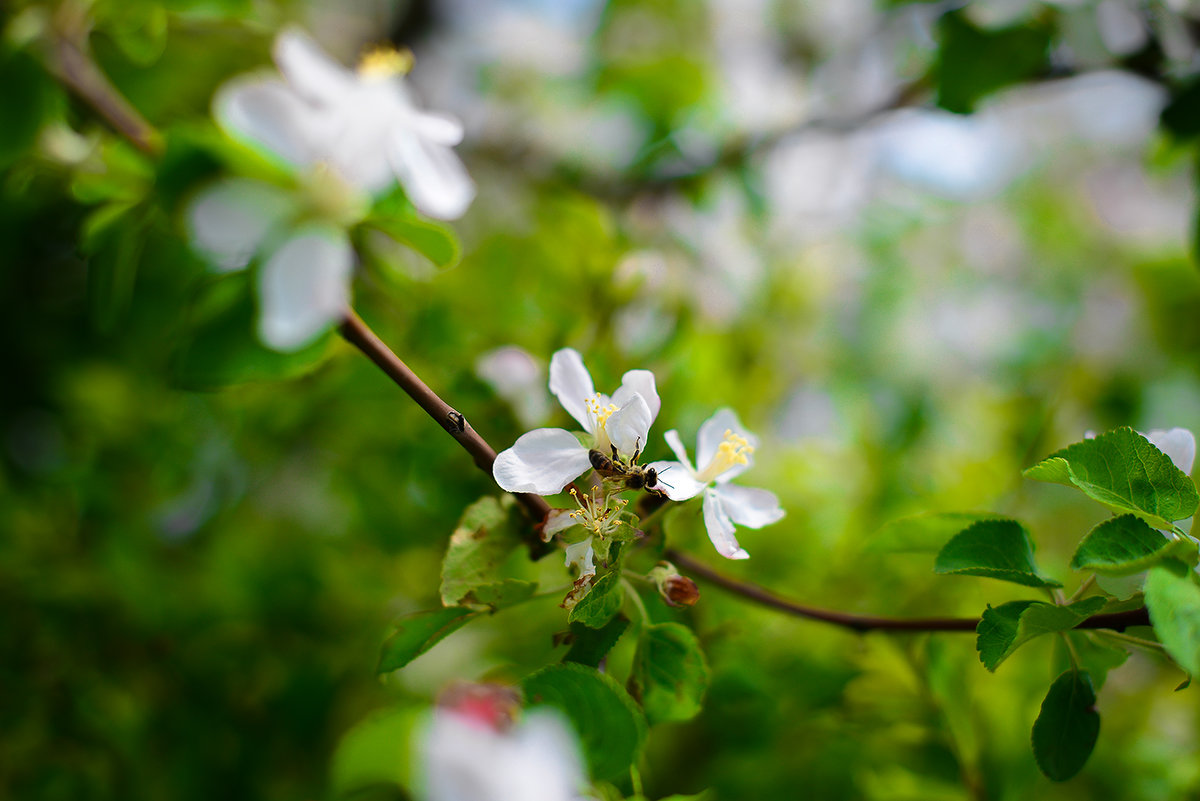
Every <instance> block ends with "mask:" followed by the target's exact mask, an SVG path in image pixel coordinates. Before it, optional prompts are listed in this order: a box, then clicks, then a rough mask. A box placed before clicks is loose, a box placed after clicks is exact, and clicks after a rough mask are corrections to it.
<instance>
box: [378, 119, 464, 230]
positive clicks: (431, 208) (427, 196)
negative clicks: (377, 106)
mask: <svg viewBox="0 0 1200 801" xmlns="http://www.w3.org/2000/svg"><path fill="white" fill-rule="evenodd" d="M390 133H391V140H390V142H389V145H388V159H389V161H390V162H391V165H392V169H393V170H394V171H395V173H396V177H397V178H399V179H400V183H401V185H403V187H404V193H405V194H407V195H408V199H409V200H411V201H412V202H413V205H414V206H416V207H417V209H418V210H419V211H420V212H421V213H422V214H426V215H428V216H430V217H433V218H435V219H438V220H455V219H458V218H459V217H461V216H462V215H463V214H464V213H465V212H466V210H467V207H468V206H470V205H471V201H472V200H473V199H474V198H475V184H474V183H473V182H472V181H471V176H469V175H467V169H466V167H464V166H463V163H462V161H461V160H460V159H459V158H458V156H457V155H455V153H454V151H453V150H451V149H450V148H449V147H447V146H445V145H441V144H438V143H437V142H433V141H430V140H428V139H425V138H423V137H421V136H419V135H418V134H417V133H416V132H414V131H411V130H405V129H403V128H400V129H399V130H396V129H395V128H393V130H392V131H391V132H390Z"/></svg>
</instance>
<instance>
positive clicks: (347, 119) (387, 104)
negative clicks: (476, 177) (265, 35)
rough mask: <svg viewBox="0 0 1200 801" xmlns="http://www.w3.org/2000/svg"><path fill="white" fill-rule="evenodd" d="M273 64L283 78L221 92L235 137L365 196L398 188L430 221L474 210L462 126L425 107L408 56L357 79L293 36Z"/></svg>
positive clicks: (282, 38)
mask: <svg viewBox="0 0 1200 801" xmlns="http://www.w3.org/2000/svg"><path fill="white" fill-rule="evenodd" d="M274 56H275V63H276V64H277V65H278V66H279V70H280V72H282V73H283V76H284V77H283V79H280V78H277V77H275V76H244V77H241V78H237V79H235V80H233V81H231V82H230V83H228V84H226V85H225V86H224V87H222V89H221V90H220V91H219V92H218V94H217V97H216V100H215V101H214V111H215V114H216V117H217V119H218V120H219V121H220V122H221V124H222V125H224V126H225V128H226V129H228V130H229V131H230V132H231V133H233V134H234V135H236V136H239V137H242V138H246V139H249V140H251V141H253V142H255V143H258V144H260V145H263V146H265V147H267V148H268V149H269V150H271V151H272V152H274V153H275V154H276V155H278V156H279V157H280V158H282V159H283V160H285V161H287V162H289V163H291V164H294V165H297V166H302V167H312V166H316V165H320V164H324V165H327V166H328V167H329V168H330V169H331V170H333V171H334V172H335V173H336V174H337V175H339V176H340V177H341V178H342V179H344V180H345V181H347V182H349V183H350V184H352V185H353V186H355V187H357V188H359V189H362V190H364V191H367V192H372V193H374V192H379V191H382V190H386V189H387V188H388V187H389V186H391V185H392V183H393V182H395V181H397V180H398V181H399V182H400V183H401V185H403V187H404V191H405V193H406V194H407V195H408V197H409V199H410V200H411V201H412V202H413V204H414V205H415V206H416V207H417V208H418V209H419V210H420V211H421V212H422V213H424V214H427V215H429V216H430V217H436V218H439V219H445V220H449V219H454V218H456V217H460V216H462V214H463V213H464V212H465V211H466V210H467V206H469V205H470V203H471V199H472V198H473V197H474V195H475V186H474V184H473V183H472V182H471V179H470V177H469V176H468V175H467V172H466V169H465V168H464V167H463V165H462V162H461V161H460V160H459V158H458V156H457V155H455V153H454V151H453V150H452V148H453V146H454V145H456V144H458V143H459V142H460V141H462V137H463V129H462V126H461V125H460V124H459V122H458V121H457V120H455V119H454V118H452V117H449V116H446V115H443V114H436V113H431V112H426V111H420V110H418V109H417V107H416V105H415V104H414V102H413V99H412V96H411V94H410V92H409V89H408V87H407V86H406V85H405V82H404V78H403V75H402V73H403V72H404V71H405V70H406V68H407V64H406V63H405V59H404V57H403V56H401V55H400V54H399V53H396V52H395V51H376V52H375V53H370V54H368V55H367V56H366V57H365V58H364V59H363V62H362V64H361V65H360V67H359V69H358V71H357V72H353V71H351V70H348V69H346V68H345V67H343V66H342V65H340V64H338V63H337V62H335V61H333V60H332V59H330V58H329V56H328V55H326V54H325V53H324V52H323V51H322V50H321V49H320V48H319V47H317V45H316V44H315V43H314V42H313V41H312V40H311V39H310V38H309V37H308V36H306V35H305V34H304V33H302V32H300V31H298V30H295V29H289V30H286V31H284V32H282V33H281V34H279V36H278V38H277V39H276V40H275V47H274Z"/></svg>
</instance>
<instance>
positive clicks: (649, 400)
mask: <svg viewBox="0 0 1200 801" xmlns="http://www.w3.org/2000/svg"><path fill="white" fill-rule="evenodd" d="M635 394H637V395H641V396H642V400H644V401H645V402H646V406H648V407H649V408H650V422H654V420H655V419H656V418H657V417H658V410H659V408H661V406H662V401H660V400H659V398H658V389H657V388H656V387H655V385H654V373H652V372H650V371H649V370H630V371H629V372H627V373H626V374H625V375H623V376H621V386H620V388H619V389H618V390H617V391H616V392H614V393H613V396H612V399H613V403H615V404H617V405H618V406H624V405H625V402H626V401H628V400H629V398H630V397H632V396H633V395H635ZM642 444H643V445H645V444H646V443H644V442H643V443H642Z"/></svg>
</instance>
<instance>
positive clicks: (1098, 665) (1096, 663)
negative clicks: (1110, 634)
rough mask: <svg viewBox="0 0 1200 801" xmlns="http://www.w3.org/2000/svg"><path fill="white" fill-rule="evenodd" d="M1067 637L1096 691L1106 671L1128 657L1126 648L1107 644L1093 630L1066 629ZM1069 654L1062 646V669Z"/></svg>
mask: <svg viewBox="0 0 1200 801" xmlns="http://www.w3.org/2000/svg"><path fill="white" fill-rule="evenodd" d="M1106 611H1107V610H1106ZM1067 639H1069V640H1070V641H1071V648H1072V650H1073V651H1074V655H1075V658H1076V659H1077V660H1078V661H1079V667H1080V668H1082V669H1083V670H1086V671H1087V672H1088V675H1089V676H1091V677H1092V682H1093V684H1095V686H1096V691H1097V692H1099V691H1100V689H1101V688H1102V687H1103V686H1104V682H1105V680H1106V679H1107V678H1108V671H1110V670H1112V669H1113V668H1118V667H1120V666H1121V665H1123V664H1125V661H1126V660H1127V659H1129V651H1128V650H1126V649H1125V648H1121V647H1118V646H1115V645H1109V644H1108V643H1106V642H1104V640H1103V639H1102V637H1101V635H1099V634H1096V633H1094V632H1089V631H1079V630H1074V631H1068V632H1067ZM1070 656H1071V654H1069V653H1068V652H1067V650H1066V648H1063V649H1062V651H1061V659H1062V662H1063V664H1064V669H1065V666H1069V664H1070Z"/></svg>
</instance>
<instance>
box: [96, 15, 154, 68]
mask: <svg viewBox="0 0 1200 801" xmlns="http://www.w3.org/2000/svg"><path fill="white" fill-rule="evenodd" d="M108 8H109V9H121V8H122V5H121V4H112V5H109V6H108ZM104 22H105V23H106V24H105V25H104V29H105V32H106V33H108V34H109V35H110V36H111V37H112V40H113V42H114V43H115V44H116V46H117V47H119V48H120V49H121V52H122V53H124V54H125V56H126V58H128V59H129V60H130V61H131V62H133V63H134V64H136V65H138V66H139V67H148V66H150V65H151V64H153V63H154V62H156V61H158V59H159V58H160V57H161V56H162V54H163V51H164V50H166V48H167V10H166V8H164V7H163V6H161V5H159V4H158V3H156V2H150V3H128V2H127V5H126V6H125V9H124V13H117V14H114V15H113V16H112V17H110V18H109V19H107V20H105V21H104Z"/></svg>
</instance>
